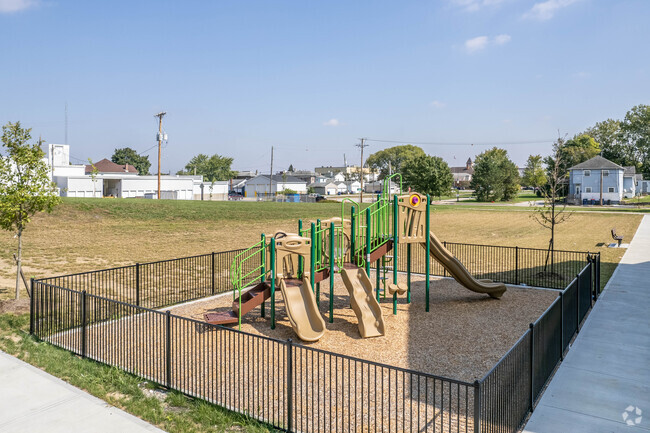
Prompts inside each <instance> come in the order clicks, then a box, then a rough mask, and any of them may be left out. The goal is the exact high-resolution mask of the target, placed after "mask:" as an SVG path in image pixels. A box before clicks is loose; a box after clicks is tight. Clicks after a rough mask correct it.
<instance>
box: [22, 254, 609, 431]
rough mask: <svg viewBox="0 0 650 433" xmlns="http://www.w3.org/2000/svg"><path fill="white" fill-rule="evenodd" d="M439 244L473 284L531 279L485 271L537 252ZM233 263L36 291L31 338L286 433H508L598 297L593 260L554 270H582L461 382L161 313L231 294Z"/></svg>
mask: <svg viewBox="0 0 650 433" xmlns="http://www.w3.org/2000/svg"><path fill="white" fill-rule="evenodd" d="M447 245H448V247H449V248H450V249H452V248H457V250H456V252H458V254H460V257H459V258H461V260H464V263H467V266H468V268H469V269H470V271H471V272H473V273H474V275H477V276H479V275H481V276H484V275H492V278H493V279H495V280H499V278H498V277H499V276H504V277H508V276H512V275H515V277H517V276H518V275H519V273H520V271H522V270H523V269H526V268H519V267H518V266H517V264H518V263H525V262H519V261H518V260H520V259H517V261H515V273H514V274H512V269H505V268H499V267H498V266H497V267H495V266H496V265H490V264H489V263H490V262H491V261H493V260H499V259H498V258H497V254H500V255H501V256H499V257H501V259H502V260H506V259H507V258H508V257H511V254H512V251H515V254H516V255H517V256H516V257H519V258H521V257H524V256H525V254H528V252H529V251H531V250H530V249H521V248H520V249H516V248H515V249H511V248H508V247H505V248H504V247H491V248H486V247H484V246H473V245H472V246H466V247H465V248H464V249H463V248H461V247H462V246H461V245H460V244H447ZM475 247H480V248H475ZM452 251H454V250H453V249H452ZM522 251H527V252H526V253H522ZM533 251H540V250H533ZM238 252H239V251H228V252H223V253H212V254H207V255H202V256H195V257H189V258H183V259H176V260H167V261H161V262H155V263H148V264H139V265H134V266H127V267H121V268H115V269H109V270H104V271H95V272H90V273H86V274H74V275H67V276H63V277H55V278H47V279H42V280H33V281H32V297H31V305H30V313H31V314H30V331H31V333H32V334H34V335H36V336H37V337H39V338H41V339H43V340H45V341H48V342H50V343H52V344H54V345H57V346H60V347H62V348H65V349H67V350H70V351H71V352H73V353H76V354H78V355H80V356H83V357H87V358H89V359H93V360H96V361H99V362H102V363H105V364H108V365H113V366H117V367H119V368H121V369H123V370H125V371H128V372H131V373H133V374H136V375H138V376H141V377H143V378H146V379H149V380H152V381H154V382H156V383H159V384H162V385H164V386H167V387H169V388H172V389H176V390H179V391H181V392H183V393H185V394H187V395H190V396H194V397H197V398H201V399H203V400H206V401H209V402H211V403H214V404H217V405H220V406H223V407H225V408H228V409H231V410H234V411H237V412H241V413H245V414H248V415H250V416H252V417H254V418H257V419H259V420H261V421H264V422H267V423H269V424H271V425H273V426H274V427H276V428H278V429H282V430H286V431H304V432H308V431H309V432H311V431H314V432H320V431H328V432H329V431H344V432H348V431H350V432H351V431H369V430H375V431H376V430H380V431H431V432H449V433H451V432H461V431H465V432H468V431H473V432H514V431H516V430H517V429H518V428H519V427H520V426H521V424H522V422H523V421H524V420H525V419H526V417H527V415H528V414H529V413H530V411H532V410H533V408H534V405H535V403H536V401H537V399H538V398H539V396H540V394H541V392H542V389H543V388H544V386H545V384H546V383H547V382H548V380H549V379H550V377H551V375H552V373H553V371H554V369H555V368H556V366H557V364H558V363H559V362H560V360H561V359H562V356H563V354H564V353H565V352H566V350H567V349H568V346H569V344H570V341H571V339H572V338H573V336H574V335H575V334H576V333H577V332H578V330H579V324H580V323H581V322H582V320H583V319H584V317H585V315H586V314H587V312H588V310H589V308H590V307H591V304H592V300H595V299H597V294H598V287H599V277H598V275H599V263H600V261H599V260H600V258H599V256H598V255H591V254H585V253H571V254H567V255H566V256H564V257H563V258H562V259H560V257H559V256H558V257H556V259H558V260H556V261H555V263H556V264H557V265H558V268H557V269H560V270H563V269H570V270H573V269H574V268H573V267H572V266H574V264H573V263H574V262H578V261H580V260H582V266H581V268H579V270H578V272H576V273H575V274H574V278H573V279H572V280H571V281H570V282H569V283H568V284H567V285H565V289H564V290H563V291H561V292H560V294H559V297H558V299H557V300H556V301H555V302H554V303H553V304H552V305H551V306H550V307H549V308H548V309H547V310H546V312H545V313H544V314H543V315H542V316H541V317H540V318H539V319H538V320H537V321H536V322H535V323H533V324H531V327H530V329H529V330H528V331H527V332H526V333H525V334H524V335H523V336H522V337H521V338H520V340H519V341H518V342H517V343H516V344H515V345H514V346H513V347H512V349H511V350H510V351H509V352H508V353H507V354H506V355H505V356H504V357H503V358H502V359H501V360H500V361H499V362H498V363H497V365H496V366H495V367H494V368H493V369H492V370H491V371H490V372H489V373H488V374H487V375H486V376H485V377H484V378H483V379H481V380H480V381H476V382H474V383H468V382H464V381H460V380H455V379H450V378H444V377H439V376H435V375H431V374H428V373H424V372H417V371H413V370H408V369H403V368H398V367H394V366H390V365H386V364H379V363H375V362H371V361H367V360H363V359H359V358H354V357H350V356H345V355H341V354H336V353H333V352H328V351H324V350H319V349H315V348H310V347H306V346H302V345H300V344H294V343H293V342H292V341H291V340H289V341H281V340H277V339H273V338H268V337H264V336H259V335H254V334H249V333H245V332H241V331H237V330H233V329H229V328H224V327H220V326H215V325H209V324H206V323H204V322H200V321H196V320H192V319H188V318H184V317H179V316H176V315H173V314H170V313H169V312H161V311H156V310H155V309H156V308H160V307H162V306H165V305H170V304H173V303H177V302H181V301H185V300H190V299H195V298H200V297H204V296H208V295H211V294H213V293H221V292H226V291H229V290H231V288H230V282H229V279H228V271H229V266H230V262H232V259H233V258H234V256H235V255H236V254H237V253H238ZM482 253H483V254H486V256H487V257H481V256H480V255H481V254H482ZM544 253H545V251H544ZM566 253H570V252H566ZM463 254H465V255H464V256H463ZM534 254H537V255H535V256H533V253H531V256H532V257H537V258H542V257H544V255H543V254H538V253H534ZM572 254H575V255H572ZM403 257H405V255H404V256H403ZM414 261H415V260H414ZM559 263H565V265H562V266H564V267H559V266H560V265H559ZM566 263H571V264H570V265H567V264H566ZM482 264H483V265H482ZM398 266H399V265H398ZM481 266H484V267H481ZM540 266H541V265H540ZM440 275H443V273H442V272H441V273H440ZM521 275H525V273H524V274H521ZM562 278H567V279H568V277H567V276H566V275H562Z"/></svg>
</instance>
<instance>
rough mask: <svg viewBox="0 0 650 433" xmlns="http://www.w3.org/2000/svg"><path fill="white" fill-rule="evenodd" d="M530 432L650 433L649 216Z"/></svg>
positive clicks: (534, 417)
mask: <svg viewBox="0 0 650 433" xmlns="http://www.w3.org/2000/svg"><path fill="white" fill-rule="evenodd" d="M524 431H525V432H529V433H551V432H553V433H556V432H572V433H581V432H585V433H587V432H589V433H598V432H603V433H604V432H629V433H633V432H648V431H650V216H645V217H644V218H643V220H642V222H641V225H640V226H639V229H638V230H637V232H636V235H635V236H634V239H633V240H632V242H631V244H630V247H629V248H628V250H627V251H626V252H625V255H624V256H623V259H622V260H621V262H620V264H619V265H618V267H617V268H616V271H615V272H614V275H613V276H612V278H611V279H610V280H609V282H608V283H607V286H606V287H605V291H604V292H603V294H602V296H601V297H600V299H599V300H598V302H597V303H596V304H595V306H594V309H593V311H592V312H591V314H590V315H589V317H588V318H587V320H586V322H585V324H584V326H583V328H582V330H581V331H580V334H579V335H578V337H577V338H576V340H575V342H574V344H573V347H572V348H571V350H570V351H569V353H568V355H567V357H566V359H565V360H564V362H563V363H562V364H561V365H560V368H559V369H558V371H557V373H556V374H555V377H553V379H552V380H551V383H550V385H549V387H548V389H547V390H546V392H545V393H544V395H543V396H542V398H541V400H540V401H539V404H538V405H537V408H536V409H535V412H533V415H532V416H531V418H530V420H529V421H528V424H527V425H526V427H525V429H524Z"/></svg>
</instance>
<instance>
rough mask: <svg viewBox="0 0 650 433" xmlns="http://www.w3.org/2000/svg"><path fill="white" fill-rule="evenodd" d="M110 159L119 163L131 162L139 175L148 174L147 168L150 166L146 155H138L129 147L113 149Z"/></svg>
mask: <svg viewBox="0 0 650 433" xmlns="http://www.w3.org/2000/svg"><path fill="white" fill-rule="evenodd" d="M111 161H113V162H114V163H115V164H120V165H126V164H131V165H132V166H134V167H135V169H136V170H138V174H139V175H140V176H144V175H146V174H149V168H150V167H151V162H149V157H148V156H144V155H138V152H136V151H135V150H133V149H131V148H130V147H124V148H122V149H115V152H113V156H111Z"/></svg>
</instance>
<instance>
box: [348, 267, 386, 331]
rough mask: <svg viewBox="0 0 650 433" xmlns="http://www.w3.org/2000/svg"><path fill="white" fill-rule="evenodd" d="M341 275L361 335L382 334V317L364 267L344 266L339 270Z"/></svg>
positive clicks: (383, 329)
mask: <svg viewBox="0 0 650 433" xmlns="http://www.w3.org/2000/svg"><path fill="white" fill-rule="evenodd" d="M341 276H342V277H343V283H344V284H345V287H346V288H347V289H348V292H349V293H350V306H351V307H352V310H353V311H354V313H355V314H356V315H357V320H358V321H359V333H360V334H361V336H362V337H363V338H369V337H380V336H382V335H384V334H385V333H386V331H385V328H384V317H383V315H382V313H381V307H380V306H379V302H377V299H376V298H375V296H374V294H373V289H372V283H371V282H370V278H368V274H366V271H365V269H363V268H358V267H356V266H354V267H350V268H345V269H342V270H341Z"/></svg>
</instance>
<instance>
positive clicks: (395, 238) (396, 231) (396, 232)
mask: <svg viewBox="0 0 650 433" xmlns="http://www.w3.org/2000/svg"><path fill="white" fill-rule="evenodd" d="M397 212H399V209H398V207H397V194H395V195H394V196H393V284H397V241H398V240H399V227H398V224H397ZM387 219H388V218H387ZM393 314H397V292H395V293H393Z"/></svg>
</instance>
